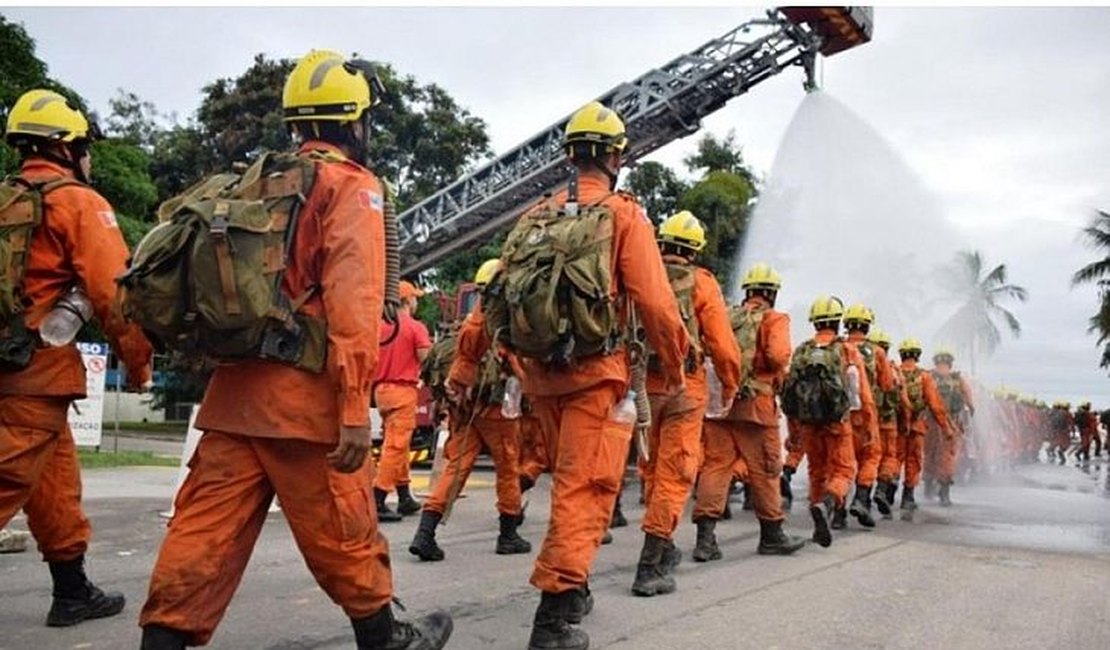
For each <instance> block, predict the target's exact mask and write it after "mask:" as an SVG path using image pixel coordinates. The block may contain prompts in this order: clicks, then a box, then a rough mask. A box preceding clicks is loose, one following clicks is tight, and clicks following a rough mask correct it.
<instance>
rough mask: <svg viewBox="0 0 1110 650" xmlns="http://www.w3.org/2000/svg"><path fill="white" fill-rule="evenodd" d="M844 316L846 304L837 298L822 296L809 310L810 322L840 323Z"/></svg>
mask: <svg viewBox="0 0 1110 650" xmlns="http://www.w3.org/2000/svg"><path fill="white" fill-rule="evenodd" d="M843 315H844V303H843V302H841V301H840V298H837V297H836V296H827V295H826V296H821V297H820V298H818V299H817V300H814V301H813V304H812V305H811V306H810V308H809V322H811V323H820V322H823V321H831V320H835V321H838V320H840V318H841V317H842V316H843Z"/></svg>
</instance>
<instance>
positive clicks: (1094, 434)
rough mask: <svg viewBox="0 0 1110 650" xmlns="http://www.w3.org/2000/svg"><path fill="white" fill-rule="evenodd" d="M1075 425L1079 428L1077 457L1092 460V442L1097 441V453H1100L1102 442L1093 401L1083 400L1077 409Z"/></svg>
mask: <svg viewBox="0 0 1110 650" xmlns="http://www.w3.org/2000/svg"><path fill="white" fill-rule="evenodd" d="M1074 417H1075V425H1076V428H1078V429H1079V451H1078V452H1077V453H1076V457H1077V458H1079V459H1080V460H1085V461H1087V460H1091V443H1092V442H1095V443H1096V444H1095V455H1096V456H1098V455H1099V453H1098V452H1099V446H1100V445H1101V442H1100V441H1099V437H1098V416H1097V415H1095V414H1094V412H1093V411H1091V403H1090V402H1083V403H1082V404H1080V405H1079V408H1078V409H1076V410H1075V416H1074Z"/></svg>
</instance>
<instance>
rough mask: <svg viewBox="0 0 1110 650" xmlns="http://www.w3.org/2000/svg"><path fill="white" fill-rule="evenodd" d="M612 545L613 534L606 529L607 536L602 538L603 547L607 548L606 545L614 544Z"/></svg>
mask: <svg viewBox="0 0 1110 650" xmlns="http://www.w3.org/2000/svg"><path fill="white" fill-rule="evenodd" d="M612 543H613V533H611V532H609V529H608V528H606V529H605V534H604V535H602V536H601V545H602V546H606V545H608V544H612Z"/></svg>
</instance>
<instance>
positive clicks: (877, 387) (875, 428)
mask: <svg viewBox="0 0 1110 650" xmlns="http://www.w3.org/2000/svg"><path fill="white" fill-rule="evenodd" d="M848 343H849V344H850V345H854V346H856V349H857V351H858V350H859V347H860V346H861V345H866V346H868V347H869V348H870V350H871V353H872V354H873V355H875V375H874V376H871V373H870V372H869V373H867V381H868V383H870V384H871V389H872V402H871V403H870V405H869V404H868V403H867V402H866V401H865V402H864V403H863V408H862V409H860V410H858V411H852V414H851V416H850V419H851V421H852V451H853V453H854V454H855V457H856V484H857V485H862V486H864V487H871V486H872V485H874V484H875V479H876V478H877V477H878V474H879V462H880V461H881V460H882V459H883V441H882V435H881V433H880V429H879V409H878V407H877V406H876V404H875V402H874V393H875V392H878V391H882V392H884V393H889V392H890V391H891V390H893V389H894V375H893V374H892V373H891V372H890V363H889V361H888V360H887V358H886V352H884V351H883V349H882V348H881V347H879V346H878V345H875V344H874V343H870V342H868V341H867V335H866V334H864V333H863V332H860V331H853V332H850V333H849V334H848ZM861 355H862V353H861ZM864 366H865V367H866V364H864Z"/></svg>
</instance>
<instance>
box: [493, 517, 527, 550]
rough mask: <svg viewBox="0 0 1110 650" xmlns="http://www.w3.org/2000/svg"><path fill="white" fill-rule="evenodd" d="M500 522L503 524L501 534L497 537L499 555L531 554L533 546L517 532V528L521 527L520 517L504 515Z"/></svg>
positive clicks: (499, 519)
mask: <svg viewBox="0 0 1110 650" xmlns="http://www.w3.org/2000/svg"><path fill="white" fill-rule="evenodd" d="M498 521H499V523H500V524H501V534H499V535H498V536H497V554H498V555H518V554H520V553H529V552H531V550H532V545H531V544H530V543H528V540H526V539H524V538H523V537H521V536H520V535H518V534H517V532H516V528H517V526H519V525H520V516H519V515H506V514H504V513H502V514H501V516H500V517H499V518H498Z"/></svg>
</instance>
